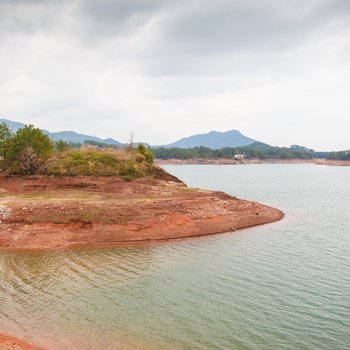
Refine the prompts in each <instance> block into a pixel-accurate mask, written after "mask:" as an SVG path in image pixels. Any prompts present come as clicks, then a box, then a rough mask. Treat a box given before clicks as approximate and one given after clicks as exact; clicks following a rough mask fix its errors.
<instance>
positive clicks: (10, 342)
mask: <svg viewBox="0 0 350 350" xmlns="http://www.w3.org/2000/svg"><path fill="white" fill-rule="evenodd" d="M0 349H1V350H43V349H42V348H38V347H37V346H34V345H32V344H29V343H27V342H25V341H23V340H20V339H17V338H15V337H11V336H9V335H4V334H1V333H0Z"/></svg>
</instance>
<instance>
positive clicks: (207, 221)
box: [0, 176, 283, 250]
mask: <svg viewBox="0 0 350 350" xmlns="http://www.w3.org/2000/svg"><path fill="white" fill-rule="evenodd" d="M282 217H283V213H282V212H281V211H279V210H277V209H274V208H271V207H268V206H265V205H262V204H259V203H256V202H250V201H246V200H241V199H237V198H235V197H232V196H229V195H227V194H225V193H223V192H211V191H205V190H199V189H193V188H188V187H186V186H185V185H183V184H181V183H180V184H179V183H175V182H170V181H167V182H166V181H162V180H155V179H150V178H143V179H138V180H134V181H131V182H126V181H124V180H122V179H119V178H115V177H99V178H96V177H62V178H50V177H37V178H30V177H27V178H23V177H14V176H2V177H0V222H1V223H0V248H2V249H29V250H31V249H35V250H36V249H58V248H71V247H76V246H84V245H89V246H90V245H91V246H96V245H107V246H108V245H114V244H120V243H123V242H124V243H125V242H138V241H152V240H166V239H174V238H183V237H191V236H200V235H208V234H214V233H222V232H228V231H235V230H237V229H242V228H245V227H250V226H255V225H261V224H266V223H270V222H274V221H277V220H280V219H281V218H282Z"/></svg>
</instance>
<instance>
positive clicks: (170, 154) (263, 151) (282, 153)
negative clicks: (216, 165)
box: [152, 142, 315, 159]
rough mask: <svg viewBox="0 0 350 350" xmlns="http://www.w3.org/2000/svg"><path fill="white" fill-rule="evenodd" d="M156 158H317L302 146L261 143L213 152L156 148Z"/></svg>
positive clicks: (198, 149) (193, 149)
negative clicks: (279, 145) (275, 145)
mask: <svg viewBox="0 0 350 350" xmlns="http://www.w3.org/2000/svg"><path fill="white" fill-rule="evenodd" d="M152 151H153V153H154V156H155V158H158V159H193V158H204V159H213V158H216V159H230V158H234V156H235V155H237V154H244V156H245V158H248V159H249V158H256V159H311V158H313V157H314V156H315V152H314V151H313V150H309V149H307V148H305V147H301V146H292V147H290V148H287V147H272V146H269V145H267V144H264V143H261V142H255V143H253V144H251V145H249V146H244V147H235V148H232V147H225V148H222V149H219V150H212V149H210V148H207V147H194V148H187V149H183V148H154V149H152Z"/></svg>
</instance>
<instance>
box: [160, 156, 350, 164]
mask: <svg viewBox="0 0 350 350" xmlns="http://www.w3.org/2000/svg"><path fill="white" fill-rule="evenodd" d="M156 163H157V165H182V164H188V165H244V164H315V165H327V166H350V160H332V159H241V160H237V159H219V158H218V159H203V158H194V159H156Z"/></svg>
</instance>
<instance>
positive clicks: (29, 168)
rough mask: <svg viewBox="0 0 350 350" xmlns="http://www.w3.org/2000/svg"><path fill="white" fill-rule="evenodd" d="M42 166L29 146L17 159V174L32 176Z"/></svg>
mask: <svg viewBox="0 0 350 350" xmlns="http://www.w3.org/2000/svg"><path fill="white" fill-rule="evenodd" d="M41 166H42V161H41V160H40V159H39V157H38V155H37V154H36V153H35V152H34V150H33V148H32V147H31V146H28V147H26V148H24V149H23V151H21V153H20V154H19V157H18V166H17V172H18V173H19V174H21V175H33V174H35V173H36V172H37V171H38V170H39V169H40V167H41Z"/></svg>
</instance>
